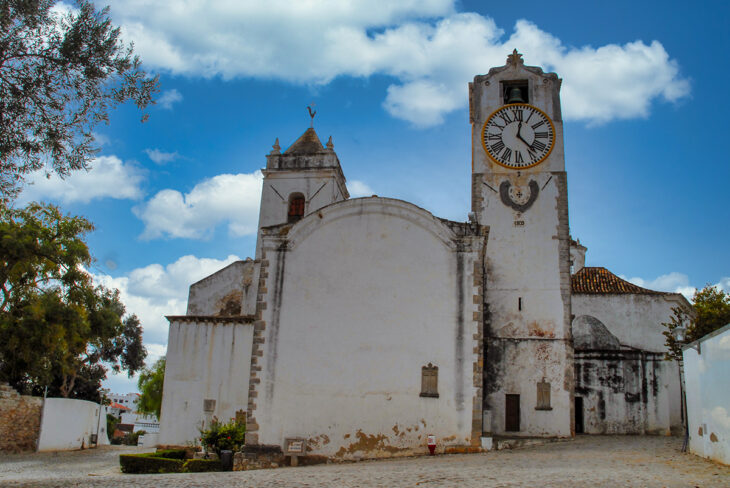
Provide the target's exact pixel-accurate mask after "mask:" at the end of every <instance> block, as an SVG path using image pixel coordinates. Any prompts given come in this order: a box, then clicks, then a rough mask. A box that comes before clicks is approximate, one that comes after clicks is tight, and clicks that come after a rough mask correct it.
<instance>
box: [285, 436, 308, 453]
mask: <svg viewBox="0 0 730 488" xmlns="http://www.w3.org/2000/svg"><path fill="white" fill-rule="evenodd" d="M306 450H307V441H306V439H303V438H301V437H290V438H287V439H284V454H285V455H287V456H303V455H304V454H305V453H306Z"/></svg>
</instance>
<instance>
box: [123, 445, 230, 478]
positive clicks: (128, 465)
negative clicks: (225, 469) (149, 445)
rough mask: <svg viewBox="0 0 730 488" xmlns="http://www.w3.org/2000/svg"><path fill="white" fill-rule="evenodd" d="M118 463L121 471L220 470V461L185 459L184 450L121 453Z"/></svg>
mask: <svg viewBox="0 0 730 488" xmlns="http://www.w3.org/2000/svg"><path fill="white" fill-rule="evenodd" d="M119 464H120V465H121V467H122V472H123V473H133V474H149V473H183V472H186V473H204V472H209V471H221V470H222V468H221V463H220V461H218V460H210V459H188V460H185V450H183V449H167V450H162V451H157V452H148V453H144V454H122V455H120V456H119Z"/></svg>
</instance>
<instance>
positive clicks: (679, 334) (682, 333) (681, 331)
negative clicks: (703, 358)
mask: <svg viewBox="0 0 730 488" xmlns="http://www.w3.org/2000/svg"><path fill="white" fill-rule="evenodd" d="M672 335H674V338H675V339H676V340H677V341H678V342H684V340H685V338H686V337H687V327H685V326H684V325H680V326H679V327H677V328H676V329H674V330H673V331H672ZM687 345H688V346H689V347H691V348H692V349H694V350H695V351H697V354H702V348H701V347H700V341H694V342H692V343H690V344H687Z"/></svg>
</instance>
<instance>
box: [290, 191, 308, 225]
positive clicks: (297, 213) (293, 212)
mask: <svg viewBox="0 0 730 488" xmlns="http://www.w3.org/2000/svg"><path fill="white" fill-rule="evenodd" d="M302 217H304V195H302V194H301V193H295V194H293V195H292V196H290V197H289V214H288V221H289V223H291V222H296V221H298V220H300V219H301V218H302Z"/></svg>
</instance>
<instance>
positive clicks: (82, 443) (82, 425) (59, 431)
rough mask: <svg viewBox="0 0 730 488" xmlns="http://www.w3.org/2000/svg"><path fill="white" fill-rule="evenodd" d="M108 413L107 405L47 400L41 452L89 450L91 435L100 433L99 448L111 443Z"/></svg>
mask: <svg viewBox="0 0 730 488" xmlns="http://www.w3.org/2000/svg"><path fill="white" fill-rule="evenodd" d="M106 410H107V408H106V407H105V406H102V405H99V404H96V403H94V402H89V401H86V400H75V399H71V398H46V399H45V401H44V404H43V414H42V417H41V433H40V437H39V439H38V448H37V449H38V451H57V450H58V451H60V450H67V449H83V448H87V447H90V446H91V445H92V444H91V435H92V434H97V433H98V436H97V437H98V443H97V445H107V444H109V438H108V436H107V432H106Z"/></svg>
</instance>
